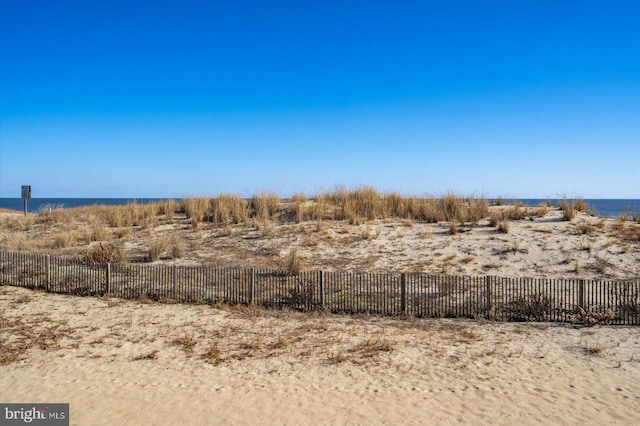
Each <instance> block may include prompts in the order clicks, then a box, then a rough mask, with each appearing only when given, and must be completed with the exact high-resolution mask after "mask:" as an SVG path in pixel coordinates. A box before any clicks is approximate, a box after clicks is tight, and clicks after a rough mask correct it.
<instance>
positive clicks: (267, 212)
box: [249, 192, 280, 221]
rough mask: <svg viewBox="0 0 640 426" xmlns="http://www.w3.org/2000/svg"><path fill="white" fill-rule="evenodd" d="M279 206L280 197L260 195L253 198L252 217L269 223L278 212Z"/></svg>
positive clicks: (272, 194) (251, 203)
mask: <svg viewBox="0 0 640 426" xmlns="http://www.w3.org/2000/svg"><path fill="white" fill-rule="evenodd" d="M278 204H280V197H278V195H276V194H275V193H266V192H263V193H262V194H260V195H254V196H253V198H252V199H251V202H250V203H249V207H250V210H251V213H252V217H254V218H256V219H258V220H263V221H269V220H271V219H272V218H273V216H274V215H275V213H276V212H277V210H278Z"/></svg>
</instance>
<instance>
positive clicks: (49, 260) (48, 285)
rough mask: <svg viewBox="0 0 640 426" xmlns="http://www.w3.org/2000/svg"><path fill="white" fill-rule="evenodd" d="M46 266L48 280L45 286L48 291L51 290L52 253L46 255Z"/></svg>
mask: <svg viewBox="0 0 640 426" xmlns="http://www.w3.org/2000/svg"><path fill="white" fill-rule="evenodd" d="M45 268H46V282H45V288H46V289H47V291H51V255H49V254H48V255H47V256H46V257H45Z"/></svg>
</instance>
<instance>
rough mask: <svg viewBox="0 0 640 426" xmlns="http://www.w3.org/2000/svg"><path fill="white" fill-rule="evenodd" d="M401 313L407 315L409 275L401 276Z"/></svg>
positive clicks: (403, 274)
mask: <svg viewBox="0 0 640 426" xmlns="http://www.w3.org/2000/svg"><path fill="white" fill-rule="evenodd" d="M400 313H401V314H402V315H406V314H407V274H405V273H404V272H403V273H402V274H400Z"/></svg>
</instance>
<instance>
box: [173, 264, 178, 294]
mask: <svg viewBox="0 0 640 426" xmlns="http://www.w3.org/2000/svg"><path fill="white" fill-rule="evenodd" d="M173 298H174V299H176V300H178V267H177V266H174V267H173Z"/></svg>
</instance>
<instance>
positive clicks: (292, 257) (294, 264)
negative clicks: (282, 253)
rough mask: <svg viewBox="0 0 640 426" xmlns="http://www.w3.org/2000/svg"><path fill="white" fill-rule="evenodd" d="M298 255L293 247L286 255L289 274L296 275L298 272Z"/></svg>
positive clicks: (299, 262)
mask: <svg viewBox="0 0 640 426" xmlns="http://www.w3.org/2000/svg"><path fill="white" fill-rule="evenodd" d="M300 264H301V261H300V256H298V250H296V249H293V250H291V251H290V252H289V256H288V257H287V272H288V273H289V275H298V274H299V273H300V267H301V266H300Z"/></svg>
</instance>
